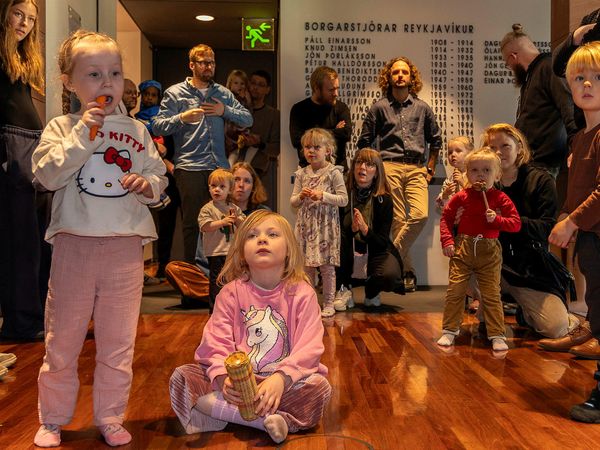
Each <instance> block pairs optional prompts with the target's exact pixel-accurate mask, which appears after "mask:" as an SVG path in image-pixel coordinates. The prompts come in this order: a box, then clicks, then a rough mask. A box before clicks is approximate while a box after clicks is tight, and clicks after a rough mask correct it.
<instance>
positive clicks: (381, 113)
mask: <svg viewBox="0 0 600 450" xmlns="http://www.w3.org/2000/svg"><path fill="white" fill-rule="evenodd" d="M379 87H380V88H381V92H382V94H383V98H382V99H381V100H379V101H377V102H376V103H374V104H373V106H372V107H371V109H370V110H369V112H368V113H367V117H366V118H365V120H364V122H363V128H362V132H361V134H360V137H359V139H358V143H357V146H358V148H359V149H361V148H365V147H371V148H373V149H376V150H379V151H380V152H381V158H382V159H383V165H384V168H385V173H386V176H387V179H388V182H389V184H390V188H391V191H392V200H393V203H394V217H393V220H392V239H393V242H394V245H395V246H396V248H397V249H398V251H399V252H400V256H402V261H403V263H404V269H405V273H404V287H405V290H406V292H413V291H414V290H415V289H416V284H417V277H416V275H415V271H414V268H413V265H412V262H411V259H410V255H409V250H410V247H411V246H412V244H413V243H414V242H415V240H416V239H417V237H418V236H419V234H420V233H421V231H422V230H423V228H424V227H425V223H426V222H427V217H428V214H429V197H428V192H427V187H428V184H429V183H430V182H431V180H432V179H433V176H434V174H435V164H436V162H437V157H438V154H439V151H440V148H441V146H442V137H441V133H440V128H439V127H438V124H437V121H436V119H435V115H434V114H433V111H432V110H431V108H430V107H429V105H428V104H427V103H425V102H424V101H423V100H421V99H419V98H418V97H417V94H418V93H419V91H420V90H421V88H422V87H423V83H422V82H421V75H420V73H419V70H418V69H417V67H416V66H415V65H414V64H413V63H411V62H410V60H409V59H408V58H406V57H403V56H402V57H399V58H394V59H392V60H391V61H389V62H388V63H387V64H386V65H385V67H384V68H383V69H382V70H381V73H380V74H379Z"/></svg>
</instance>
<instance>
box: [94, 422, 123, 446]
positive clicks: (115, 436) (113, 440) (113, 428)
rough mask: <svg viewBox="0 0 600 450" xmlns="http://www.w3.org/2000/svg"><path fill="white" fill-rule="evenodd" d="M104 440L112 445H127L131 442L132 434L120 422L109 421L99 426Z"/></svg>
mask: <svg viewBox="0 0 600 450" xmlns="http://www.w3.org/2000/svg"><path fill="white" fill-rule="evenodd" d="M98 429H99V430H100V433H102V436H104V440H105V441H106V443H107V444H108V445H110V446H111V447H116V446H118V445H125V444H129V443H130V442H131V434H129V431H127V430H126V429H125V428H123V425H121V424H120V423H108V424H106V425H100V426H99V427H98Z"/></svg>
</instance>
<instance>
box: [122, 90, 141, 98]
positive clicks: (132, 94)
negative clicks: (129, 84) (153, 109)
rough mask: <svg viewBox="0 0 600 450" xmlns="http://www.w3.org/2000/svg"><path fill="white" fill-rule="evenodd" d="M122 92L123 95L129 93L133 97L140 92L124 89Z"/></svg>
mask: <svg viewBox="0 0 600 450" xmlns="http://www.w3.org/2000/svg"><path fill="white" fill-rule="evenodd" d="M123 94H125V95H131V96H133V97H137V96H138V95H140V93H139V92H138V91H131V90H127V89H126V90H124V91H123Z"/></svg>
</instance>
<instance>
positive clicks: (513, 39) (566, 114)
mask: <svg viewBox="0 0 600 450" xmlns="http://www.w3.org/2000/svg"><path fill="white" fill-rule="evenodd" d="M500 50H501V52H502V57H503V59H504V62H505V63H506V65H507V66H508V67H509V68H510V69H511V70H512V71H513V73H514V75H515V84H516V85H517V87H519V88H520V89H521V96H520V98H519V105H518V107H517V120H516V122H515V127H517V128H518V129H519V130H521V131H522V132H523V133H524V134H525V137H526V138H527V141H528V142H529V146H530V147H531V151H532V155H533V165H534V166H537V167H542V168H544V169H546V170H547V171H548V172H550V174H551V175H552V176H553V177H554V178H556V176H557V175H558V172H559V170H560V167H561V165H563V163H564V161H565V158H566V156H567V152H568V142H569V141H570V140H571V138H572V137H573V136H574V135H575V133H576V132H577V130H578V127H577V125H576V124H575V120H574V118H573V100H572V98H571V93H570V91H569V88H568V86H567V83H566V82H565V80H564V79H562V78H559V77H557V76H556V75H554V73H553V72H552V55H551V54H550V53H540V51H539V50H538V49H537V47H536V46H535V44H534V43H533V42H532V41H531V39H530V38H529V36H528V35H527V34H525V32H524V31H523V28H522V26H521V25H520V24H514V25H513V31H511V32H510V33H508V34H506V36H504V38H503V39H502V42H501V43H500Z"/></svg>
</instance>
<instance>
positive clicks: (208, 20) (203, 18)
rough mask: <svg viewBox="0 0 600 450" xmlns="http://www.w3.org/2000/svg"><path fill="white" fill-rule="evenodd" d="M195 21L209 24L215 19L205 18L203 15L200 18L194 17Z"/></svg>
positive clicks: (211, 17)
mask: <svg viewBox="0 0 600 450" xmlns="http://www.w3.org/2000/svg"><path fill="white" fill-rule="evenodd" d="M196 20H199V21H200V22H211V21H213V20H215V18H214V17H213V16H207V15H204V14H203V15H200V16H196Z"/></svg>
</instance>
